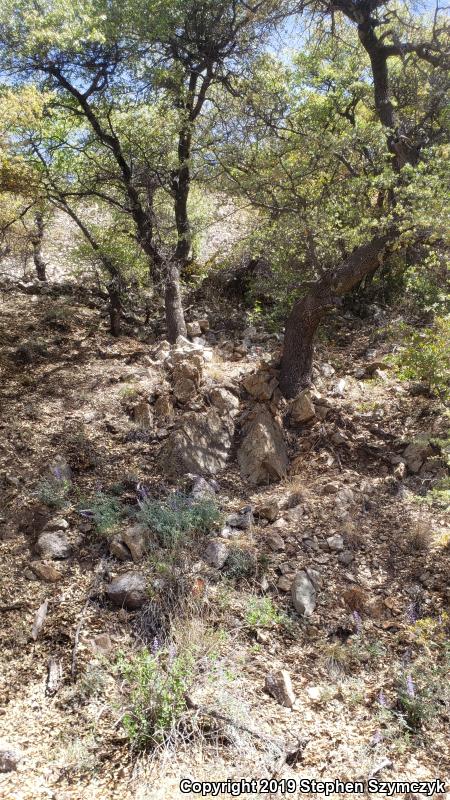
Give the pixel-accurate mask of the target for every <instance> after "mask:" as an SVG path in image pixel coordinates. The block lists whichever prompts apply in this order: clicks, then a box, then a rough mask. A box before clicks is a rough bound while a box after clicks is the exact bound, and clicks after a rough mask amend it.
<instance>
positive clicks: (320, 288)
mask: <svg viewBox="0 0 450 800" xmlns="http://www.w3.org/2000/svg"><path fill="white" fill-rule="evenodd" d="M394 233H395V231H394V229H391V230H390V231H389V233H387V234H385V235H384V236H375V237H374V238H373V239H372V240H371V241H370V242H368V243H367V244H363V245H361V246H360V247H357V248H355V250H354V251H353V253H351V254H350V256H349V257H348V258H347V259H345V261H343V262H342V263H341V264H340V265H339V266H338V267H337V268H336V269H330V270H328V271H327V272H326V273H325V274H324V275H323V276H322V278H320V280H318V281H317V282H316V283H315V284H314V285H313V286H312V288H311V289H310V290H309V292H308V293H307V294H306V295H304V297H301V298H300V300H297V302H296V303H295V304H294V306H293V308H292V311H291V313H290V315H289V318H288V321H287V324H286V333H285V338H284V349H283V358H282V362H281V375H280V389H281V391H282V393H283V395H284V396H285V397H286V398H291V397H295V396H296V394H298V392H299V391H301V389H304V388H305V387H307V386H309V385H310V384H311V372H312V361H313V353H314V338H315V333H316V330H317V328H318V326H319V323H320V321H321V320H322V318H323V317H324V315H325V314H326V312H327V311H328V310H329V308H332V307H333V306H334V305H336V302H337V300H338V298H339V297H342V295H344V294H346V293H347V292H349V291H350V289H353V287H354V286H356V285H357V284H358V283H359V282H360V281H361V280H362V279H363V278H364V277H365V275H368V274H369V273H370V272H372V270H374V269H375V268H376V267H378V266H379V264H380V262H381V260H382V258H383V254H384V251H385V248H386V245H387V243H388V241H389V239H390V238H391V237H392V236H393V235H394Z"/></svg>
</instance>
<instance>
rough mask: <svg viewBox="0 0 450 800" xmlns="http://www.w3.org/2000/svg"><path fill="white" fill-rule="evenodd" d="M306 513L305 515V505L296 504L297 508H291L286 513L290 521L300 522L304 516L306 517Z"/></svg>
mask: <svg viewBox="0 0 450 800" xmlns="http://www.w3.org/2000/svg"><path fill="white" fill-rule="evenodd" d="M304 515H305V509H304V508H303V506H295V508H291V509H289V511H288V512H287V514H286V519H288V520H289V522H300V520H301V519H302V517H304Z"/></svg>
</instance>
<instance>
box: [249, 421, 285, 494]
mask: <svg viewBox="0 0 450 800" xmlns="http://www.w3.org/2000/svg"><path fill="white" fill-rule="evenodd" d="M237 458H238V462H239V467H240V469H241V473H242V475H243V477H244V478H246V479H247V480H249V481H250V483H253V484H255V485H256V484H260V483H272V482H273V481H279V480H282V479H283V478H284V477H285V475H286V473H287V469H288V457H287V451H286V445H285V442H284V438H283V431H282V428H281V425H280V424H279V423H278V422H277V421H276V420H275V419H274V417H273V416H272V414H271V413H270V411H269V410H268V409H267V408H266V407H265V406H264V405H257V406H256V407H255V408H254V409H253V411H252V412H251V413H250V414H249V416H248V417H247V419H246V421H245V425H244V427H243V439H242V443H241V446H240V448H239V450H238V454H237Z"/></svg>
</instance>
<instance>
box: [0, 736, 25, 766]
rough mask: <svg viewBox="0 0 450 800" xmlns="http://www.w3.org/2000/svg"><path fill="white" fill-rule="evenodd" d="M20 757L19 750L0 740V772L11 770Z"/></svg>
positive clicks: (17, 763) (16, 764)
mask: <svg viewBox="0 0 450 800" xmlns="http://www.w3.org/2000/svg"><path fill="white" fill-rule="evenodd" d="M21 758H22V753H21V752H20V750H19V749H18V748H17V747H15V746H14V745H12V744H9V742H5V741H3V740H1V741H0V772H13V771H14V770H16V769H17V767H18V765H19V761H20V760H21Z"/></svg>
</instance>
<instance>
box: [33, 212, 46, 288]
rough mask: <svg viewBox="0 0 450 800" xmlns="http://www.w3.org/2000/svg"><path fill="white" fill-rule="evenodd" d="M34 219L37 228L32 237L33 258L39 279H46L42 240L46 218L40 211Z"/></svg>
mask: <svg viewBox="0 0 450 800" xmlns="http://www.w3.org/2000/svg"><path fill="white" fill-rule="evenodd" d="M34 221H35V223H36V227H35V230H34V232H33V237H32V239H31V243H32V245H33V260H34V266H35V267H36V274H37V277H38V280H40V281H46V280H47V276H46V274H45V268H46V263H45V261H44V259H43V258H42V240H43V238H44V220H43V218H42V214H41V213H40V212H39V211H38V212H37V213H36V214H35V217H34Z"/></svg>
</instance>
